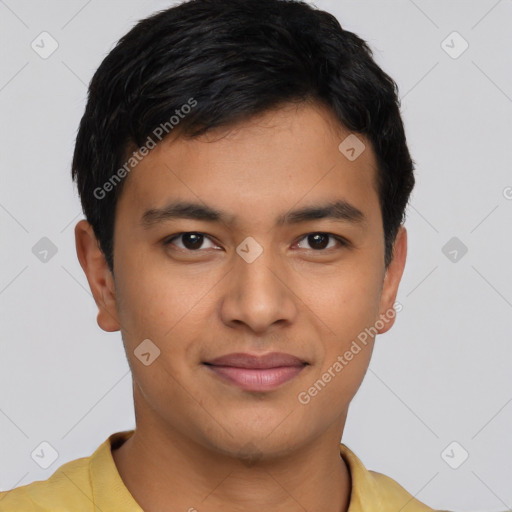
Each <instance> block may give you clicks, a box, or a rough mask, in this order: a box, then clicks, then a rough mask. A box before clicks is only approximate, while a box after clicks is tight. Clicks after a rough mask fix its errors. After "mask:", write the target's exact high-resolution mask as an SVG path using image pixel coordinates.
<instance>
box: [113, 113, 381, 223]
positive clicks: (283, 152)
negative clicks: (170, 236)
mask: <svg viewBox="0 0 512 512" xmlns="http://www.w3.org/2000/svg"><path fill="white" fill-rule="evenodd" d="M354 154H355V156H356V158H354ZM376 177H377V169H376V160H375V156H374V153H373V149H372V147H371V145H370V144H369V143H368V141H367V140H366V139H365V138H364V137H363V136H361V135H359V134H352V133H351V132H350V131H348V130H346V129H345V128H344V127H343V126H341V125H340V124H339V123H338V122H337V120H336V119H335V118H334V116H333V115H332V113H331V112H330V111H329V110H328V109H326V108H324V107H321V106H319V105H310V104H304V105H288V106H286V107H282V108H279V109H276V110H273V111H268V112H265V113H264V114H261V115H259V116H257V117H255V118H252V119H250V120H248V121H243V122H240V123H238V124H236V125H232V126H230V127H229V128H219V129H215V130H212V131H210V132H208V133H206V134H205V135H203V136H201V137H198V138H194V139H189V138H184V137H179V136H177V137H174V138H168V139H164V141H163V142H162V143H160V144H158V145H157V147H156V148H155V149H153V150H151V152H150V153H149V154H148V155H147V156H146V157H144V158H143V159H142V160H141V161H140V162H139V163H138V164H137V166H136V167H135V168H134V169H133V170H132V171H131V173H130V174H129V176H128V178H127V182H126V183H125V184H124V189H123V194H122V195H121V198H120V203H123V204H122V205H119V208H120V209H121V210H123V206H128V205H129V211H124V213H128V215H130V216H131V217H133V216H135V215H137V216H138V219H137V221H139V222H140V220H141V216H144V214H145V213H146V212H147V211H148V210H151V209H157V208H162V207H164V206H165V205H166V204H169V203H170V202H172V201H174V202H176V200H180V201H188V202H194V203H203V204H208V206H211V207H212V208H214V209H217V210H222V211H224V212H226V215H229V213H230V212H231V217H236V216H237V212H238V211H243V212H244V213H245V215H247V216H249V217H250V216H251V212H252V215H253V219H252V220H255V219H254V216H259V218H260V219H261V220H263V218H264V217H266V216H269V215H271V216H272V218H273V219H275V218H277V217H279V218H280V220H283V213H284V212H286V211H287V210H289V209H291V207H292V206H294V205H295V206H307V205H308V204H312V203H315V204H316V203H319V202H320V201H322V202H324V203H325V201H326V200H329V201H331V202H332V201H334V200H337V199H345V200H346V202H347V203H349V206H350V205H354V206H356V204H358V205H359V208H358V209H359V210H364V209H366V210H368V209H371V208H372V207H374V206H377V207H378V195H377V186H376ZM349 200H350V201H349ZM354 203H356V204H354ZM124 210H126V208H124ZM367 214H368V215H370V214H371V212H368V213H367ZM134 220H135V219H134ZM232 220H234V219H232Z"/></svg>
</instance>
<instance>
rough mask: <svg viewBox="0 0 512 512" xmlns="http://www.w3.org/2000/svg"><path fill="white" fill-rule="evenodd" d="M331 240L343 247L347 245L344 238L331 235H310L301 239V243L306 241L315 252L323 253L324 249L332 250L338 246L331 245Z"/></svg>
mask: <svg viewBox="0 0 512 512" xmlns="http://www.w3.org/2000/svg"><path fill="white" fill-rule="evenodd" d="M329 238H330V239H331V240H334V241H335V242H338V243H339V244H340V245H341V246H344V245H347V244H346V242H345V241H344V240H343V239H342V238H340V237H339V236H336V235H332V234H330V233H309V234H307V235H305V236H304V237H303V238H301V241H302V240H306V241H307V243H309V244H310V246H311V248H312V249H313V250H314V251H321V250H324V249H332V248H333V247H334V246H335V245H336V244H335V243H334V244H331V245H329ZM302 248H303V247H301V249H302ZM306 249H307V247H306Z"/></svg>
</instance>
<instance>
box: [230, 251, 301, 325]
mask: <svg viewBox="0 0 512 512" xmlns="http://www.w3.org/2000/svg"><path fill="white" fill-rule="evenodd" d="M290 272H291V270H290V269H287V268H286V265H285V264H284V262H280V261H279V258H278V256H277V255H275V254H274V253H272V251H271V249H263V252H262V253H261V254H260V255H259V256H258V257H257V258H256V259H255V260H254V261H252V262H251V261H250V260H246V259H244V258H243V257H241V256H240V255H239V254H235V255H234V261H233V269H232V271H231V272H230V273H229V277H228V279H229V284H228V286H227V288H226V291H225V295H224V297H223V301H222V306H221V317H222V321H223V322H224V323H225V324H226V325H229V326H230V327H240V326H241V325H243V326H245V327H246V328H247V329H250V330H251V331H252V332H253V333H257V334H261V333H264V332H266V331H268V330H269V329H273V328H274V327H275V326H276V325H279V324H281V325H282V326H286V325H290V324H292V323H293V322H294V321H295V320H296V318H297V315H298V312H299V308H298V302H300V299H299V298H298V297H297V296H296V295H295V294H294V293H293V289H292V288H293V284H292V283H291V279H290V275H289V273H290Z"/></svg>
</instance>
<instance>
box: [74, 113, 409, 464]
mask: <svg viewBox="0 0 512 512" xmlns="http://www.w3.org/2000/svg"><path fill="white" fill-rule="evenodd" d="M349 135H350V132H348V131H346V130H345V129H343V128H342V127H341V126H340V125H339V124H338V123H337V122H336V120H335V119H334V118H333V117H332V115H331V114H330V112H329V111H327V110H325V109H324V108H322V107H320V106H314V105H302V106H300V107H297V106H288V107H286V108H280V109H278V110H275V111H272V112H267V113H265V114H264V115H262V116H259V117H257V118H254V119H252V120H251V121H250V122H244V123H240V124H238V125H235V126H234V127H231V128H230V129H229V130H227V129H224V130H217V131H215V132H210V133H209V134H207V135H206V136H203V137H201V138H199V139H193V140H187V139H184V138H175V139H174V140H165V141H164V142H163V143H161V144H160V145H159V146H157V147H156V148H155V149H153V150H152V151H151V152H150V153H149V155H148V156H146V157H145V158H144V159H143V160H142V161H141V162H140V163H139V164H138V165H137V166H136V167H135V168H134V170H133V171H132V172H131V174H130V175H129V176H128V178H127V181H126V183H125V186H124V189H123V192H122V194H121V197H120V200H119V202H118V205H117V210H116V221H115V234H114V279H115V282H114V281H113V280H112V277H111V275H110V273H109V272H108V269H107V267H106V264H105V263H104V259H103V258H102V255H101V253H100V252H99V251H98V249H97V246H96V245H95V243H93V242H92V241H91V240H92V239H89V242H86V241H85V239H86V237H87V236H89V237H90V236H91V231H90V227H87V226H88V225H87V226H86V224H87V223H86V222H85V221H82V222H81V223H79V225H78V226H77V229H76V232H77V248H78V252H79V257H80V261H81V263H82V266H83V267H84V270H85V271H86V273H87V277H88V279H89V283H90V285H91V288H92V290H93V293H94V296H95V298H96V300H97V302H98V305H99V310H100V312H99V314H98V323H99V325H100V326H101V327H102V328H103V329H105V330H107V331H114V330H118V329H120V330H121V333H122V337H123V341H124V344H125V348H126V352H127V357H128V360H129V363H130V366H131V369H132V373H133V379H134V393H135V405H136V415H137V425H138V428H139V424H140V423H142V424H144V423H146V424H151V425H153V428H155V429H159V430H160V431H161V432H164V431H167V432H173V433H174V434H173V435H179V436H181V437H182V438H185V439H188V440H190V441H193V442H195V443H198V444H200V445H202V446H204V447H207V448H209V449H213V450H217V451H218V452H223V453H226V454H238V453H240V450H242V447H244V446H246V445H247V443H252V444H253V445H255V446H257V449H258V452H259V453H261V454H262V455H264V456H265V455H269V456H270V455H274V456H275V455H277V454H282V453H284V452H286V451H291V450H295V449H297V448H298V447H300V446H301V445H305V444H306V443H308V442H311V441H312V440H314V439H318V438H321V436H322V435H324V434H325V433H326V432H327V430H328V429H333V428H334V430H335V431H337V432H339V434H340V435H341V432H342V430H343V426H344V421H345V417H346V413H347V410H348V406H349V403H350V401H351V399H352V398H353V396H354V394H355V393H356V391H357V389H358V388H359V385H360V384H361V381H362V379H363V377H364V374H365V372H366V370H367V367H368V364H369V361H370V357H371V353H372V350H373V344H374V337H373V333H374V332H375V331H371V330H369V328H372V327H374V326H375V325H377V331H378V332H385V331H386V330H388V329H389V328H390V327H391V325H392V324H393V318H394V314H393V313H394V311H393V303H394V301H395V298H396V292H397V288H398V284H399V281H400V278H401V275H402V271H403V266H404V263H405V253H406V234H405V230H404V229H403V228H402V229H401V231H400V232H399V235H398V237H397V241H396V244H395V257H394V259H393V262H392V263H391V265H390V267H389V268H388V269H387V271H386V269H385V267H384V233H383V228H382V217H381V212H380V206H379V199H378V194H377V189H376V172H377V170H376V160H375V156H374V153H373V150H372V148H371V147H370V144H369V142H368V141H367V140H365V139H364V138H363V137H362V136H361V135H359V134H358V135H357V137H358V138H359V140H360V141H361V142H363V143H364V144H365V149H364V150H363V152H362V153H361V154H360V155H359V156H358V157H357V158H356V159H353V155H352V153H353V152H351V151H350V149H349V150H348V152H347V151H345V152H343V151H341V150H340V149H339V146H340V143H342V141H344V139H345V138H346V137H347V136H349ZM349 140H350V139H349ZM343 147H344V146H343V145H342V148H343ZM347 155H348V156H351V157H352V158H350V159H349V158H347ZM178 203H179V204H178ZM185 203H187V205H185ZM188 203H190V204H188ZM192 203H193V204H194V205H195V206H192ZM336 203H338V204H337V207H333V208H331V209H329V206H333V205H335V204H336ZM184 206H186V207H184ZM87 233H88V235H87ZM384 318H385V319H386V320H385V321H383V319H384ZM365 329H367V330H366V331H365ZM368 332H370V333H371V334H370V335H368ZM365 333H366V335H365ZM365 338H366V339H365ZM144 340H146V341H144ZM148 340H149V341H148ZM363 340H364V341H363ZM141 343H142V345H141ZM275 353H279V354H281V356H279V355H277V356H276V355H275ZM233 354H238V355H240V354H242V356H233V357H230V355H233ZM269 354H271V355H270V356H269V357H268V358H259V357H260V356H267V355H269ZM272 354H273V355H272ZM283 354H284V355H283ZM350 354H351V355H350ZM223 356H227V357H226V358H225V359H224V360H219V358H221V357H223ZM250 356H254V357H250ZM216 359H217V361H215V360H216ZM257 367H259V368H257Z"/></svg>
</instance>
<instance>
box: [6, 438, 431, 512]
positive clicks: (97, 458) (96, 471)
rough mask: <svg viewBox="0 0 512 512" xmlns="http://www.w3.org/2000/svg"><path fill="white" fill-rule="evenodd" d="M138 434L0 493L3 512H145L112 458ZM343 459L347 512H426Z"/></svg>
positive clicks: (350, 458)
mask: <svg viewBox="0 0 512 512" xmlns="http://www.w3.org/2000/svg"><path fill="white" fill-rule="evenodd" d="M133 432H134V431H133V430H128V431H124V432H117V433H115V434H112V435H111V436H110V437H109V438H108V439H107V440H106V441H104V442H103V443H102V444H101V445H100V446H99V447H98V448H97V450H96V451H95V452H94V453H93V454H92V455H91V456H90V457H82V458H80V459H76V460H72V461H70V462H67V463H66V464H63V465H62V466H61V467H60V468H58V469H57V470H56V471H55V473H53V475H52V476H51V477H50V478H48V479H47V480H44V481H37V482H32V483H30V484H28V485H24V486H21V487H17V488H16V489H13V490H11V491H5V492H0V512H57V511H58V512H66V511H69V512H117V511H118V512H143V510H142V508H141V507H140V506H139V505H138V504H137V502H136V501H135V500H134V498H133V496H132V495H131V494H130V491H129V490H128V489H127V488H126V486H125V485H124V483H123V481H122V479H121V477H120V475H119V473H118V471H117V467H116V465H115V463H114V459H113V457H112V452H111V450H112V447H117V446H119V444H122V443H123V442H124V441H125V440H126V439H128V437H130V436H131V435H132V434H133ZM340 454H341V456H342V457H343V460H344V461H345V462H346V463H347V466H348V468H349V471H350V475H351V479H352V492H351V497H350V506H349V509H348V512H374V511H375V512H398V511H400V512H427V511H432V509H431V508H429V507H427V506H426V505H424V504H422V503H420V502H419V501H417V500H416V499H415V498H414V497H413V496H411V495H410V494H409V493H408V492H407V491H406V490H405V489H404V488H403V487H401V486H400V485H399V484H398V483H397V482H395V481H394V480H393V479H391V478H390V477H388V476H386V475H383V474H381V473H377V472H375V471H368V470H367V469H366V468H365V467H364V466H363V464H362V462H361V461H360V460H359V459H358V458H357V457H356V455H355V454H354V453H353V452H352V451H351V450H350V449H349V448H348V447H347V446H345V445H344V444H343V443H341V444H340Z"/></svg>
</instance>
